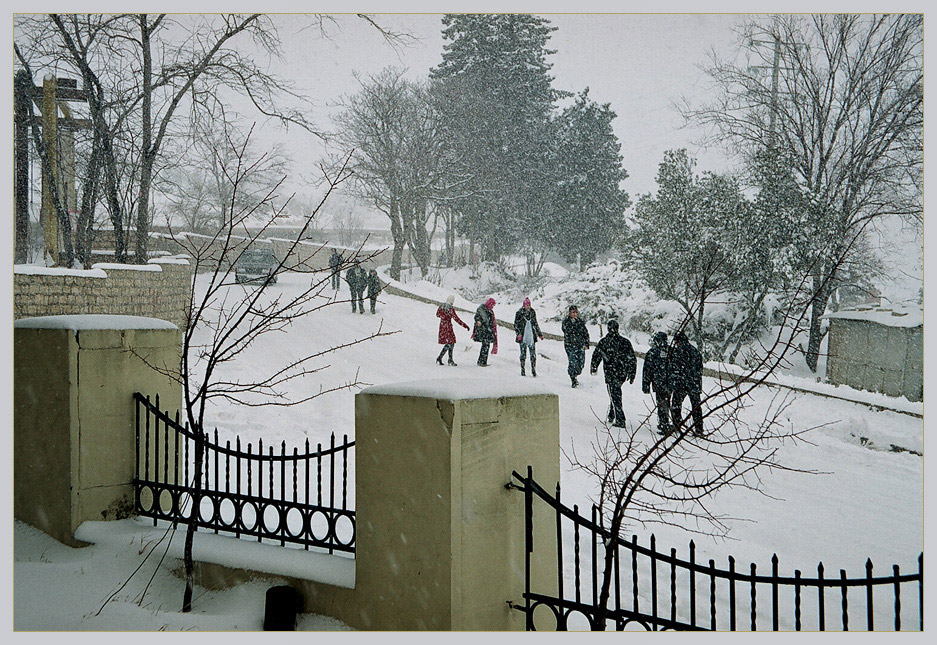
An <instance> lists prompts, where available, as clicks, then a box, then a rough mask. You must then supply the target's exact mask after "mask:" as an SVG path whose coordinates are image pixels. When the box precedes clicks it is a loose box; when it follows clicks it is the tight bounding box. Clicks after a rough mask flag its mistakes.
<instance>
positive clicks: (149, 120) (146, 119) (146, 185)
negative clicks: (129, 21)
mask: <svg viewBox="0 0 937 645" xmlns="http://www.w3.org/2000/svg"><path fill="white" fill-rule="evenodd" d="M140 45H141V51H142V54H143V103H142V105H141V108H142V111H143V115H142V116H143V118H142V133H141V135H142V141H141V149H142V152H143V154H142V155H141V159H140V187H139V188H140V190H139V194H138V196H137V237H136V245H135V248H134V256H135V261H136V263H137V264H146V260H147V258H146V247H147V240H148V239H149V225H150V183H151V182H152V178H153V163H154V162H155V160H156V154H155V150H153V148H152V139H153V115H152V110H153V59H152V53H151V51H150V26H149V25H148V24H147V17H146V14H140Z"/></svg>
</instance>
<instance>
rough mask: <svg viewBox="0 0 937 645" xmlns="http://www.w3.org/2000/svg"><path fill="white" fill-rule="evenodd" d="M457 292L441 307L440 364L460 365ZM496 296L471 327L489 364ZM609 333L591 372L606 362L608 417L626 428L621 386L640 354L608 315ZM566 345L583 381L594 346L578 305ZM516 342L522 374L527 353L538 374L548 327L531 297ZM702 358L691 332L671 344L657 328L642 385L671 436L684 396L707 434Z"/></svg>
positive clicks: (571, 367)
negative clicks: (540, 321) (540, 344)
mask: <svg viewBox="0 0 937 645" xmlns="http://www.w3.org/2000/svg"><path fill="white" fill-rule="evenodd" d="M454 302H455V297H454V296H449V297H448V298H447V299H446V302H445V303H443V304H442V305H440V306H439V308H438V309H437V310H436V316H437V317H438V318H439V319H440V320H439V344H440V345H442V346H443V348H442V351H441V352H440V353H439V356H437V357H436V363H438V364H439V365H442V364H443V362H442V359H443V356H445V354H446V353H448V354H449V365H455V364H456V363H455V361H454V360H453V358H452V350H453V347H454V346H455V342H456V338H455V331H454V329H453V326H452V323H453V321H455V322H457V323H458V324H459V325H461V326H462V327H465V329H468V328H469V327H468V325H466V324H465V323H464V322H462V320H461V319H460V318H459V316H458V314H456V311H455V309H454V307H453V303H454ZM494 308H495V300H494V298H488V299H487V300H486V301H485V302H484V303H483V304H481V305H479V307H478V309H476V310H475V321H474V323H475V324H474V326H473V327H472V339H473V340H474V341H475V342H476V343H480V344H481V348H480V349H479V352H478V362H477V364H478V365H479V366H480V367H487V366H488V354H489V351H490V352H491V354H497V353H498V325H497V320H496V318H495V312H494ZM607 327H608V332H607V333H606V334H605V336H603V337H602V338H601V339H600V340H599V342H598V343H597V344H596V346H595V350H594V351H593V353H592V361H591V363H590V365H589V372H590V374H596V373H597V372H598V369H599V365H600V364H601V365H602V366H603V371H604V375H605V386H606V388H607V389H608V398H609V406H608V415H607V419H608V422H609V423H610V424H611V425H612V426H613V427H616V428H624V427H625V412H624V409H623V407H622V399H621V388H622V386H623V385H624V383H625V381H627V382H628V383H634V379H635V375H636V373H637V359H636V356H635V353H634V348H633V347H632V345H631V341H629V340H628V339H627V338H625V337H624V336H622V335H621V334H620V333H619V325H618V321H617V320H615V319H612V320H609V321H608V323H607ZM562 329H563V346H564V348H565V350H566V356H567V358H568V367H567V373H568V374H569V378H570V383H571V385H572V387H574V388H575V387H578V386H579V380H578V377H579V375H580V374H582V370H583V368H584V366H585V357H586V350H588V349H589V346H590V342H589V330H588V329H587V328H586V325H585V322H583V320H582V319H581V318H580V317H579V309H578V308H577V307H576V305H570V307H569V310H568V313H567V315H566V316H565V318H564V319H563V323H562ZM514 334H515V341H516V342H517V343H518V345H519V346H520V362H521V376H526V375H527V369H526V367H527V366H526V363H527V356H528V355H529V356H530V375H531V376H534V377H536V376H537V351H536V345H537V340H543V332H541V330H540V325H539V324H538V323H537V312H536V311H535V310H534V308H533V307H532V306H531V302H530V298H524V303H523V305H522V306H521V308H520V309H518V310H517V312H516V313H515V314H514ZM702 371H703V361H702V356H701V355H700V352H699V350H698V349H697V348H696V347H694V346H693V345H692V344H690V342H689V340H688V339H687V336H686V334H684V333H683V332H682V331H678V332H677V333H676V334H675V335H674V339H673V346H672V347H670V346H669V345H668V343H667V334H666V333H665V332H662V331H660V332H657V333H656V334H654V336H653V338H652V340H651V348H650V350H649V351H648V352H647V355H646V356H645V358H644V370H643V373H642V375H641V376H642V378H641V389H642V391H643V392H644V393H645V394H650V393H651V391H652V390H653V393H654V398H655V403H656V407H657V416H658V432H659V433H660V434H662V435H669V434H671V433H672V432H675V431H678V430H679V429H680V428H681V426H682V424H683V421H684V419H683V417H682V409H683V402H684V400H685V399H687V398H689V399H690V408H691V414H690V416H691V418H692V420H693V433H694V434H696V435H698V436H702V434H703V413H702V410H701V408H700V394H701V392H702Z"/></svg>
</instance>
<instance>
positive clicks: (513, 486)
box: [504, 482, 524, 602]
mask: <svg viewBox="0 0 937 645" xmlns="http://www.w3.org/2000/svg"><path fill="white" fill-rule="evenodd" d="M504 487H505V488H507V489H508V490H511V489H512V488H513V489H514V490H520V491H522V490H524V487H523V486H518V485H517V484H515V483H514V482H508V483H507V484H505V485H504ZM508 602H510V601H508Z"/></svg>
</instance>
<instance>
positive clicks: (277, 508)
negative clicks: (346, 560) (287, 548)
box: [134, 393, 356, 553]
mask: <svg viewBox="0 0 937 645" xmlns="http://www.w3.org/2000/svg"><path fill="white" fill-rule="evenodd" d="M134 400H135V403H136V464H135V476H134V507H135V510H136V512H137V514H138V515H141V516H144V517H150V518H153V522H154V524H156V523H157V521H159V520H165V521H169V522H174V523H175V522H188V521H189V518H190V517H191V513H192V500H193V491H194V484H195V482H194V473H195V457H194V455H195V442H196V440H197V436H198V435H197V434H196V432H194V431H192V430H191V429H190V428H189V426H188V424H187V423H186V424H183V423H181V422H180V420H179V413H178V412H177V413H176V414H175V415H174V416H173V417H170V416H169V414H167V413H166V412H164V411H163V410H161V409H160V407H159V396H158V395H157V396H156V398H155V401H153V402H151V401H150V398H149V397H148V396H144V395H142V394H140V393H135V394H134ZM202 441H203V446H204V453H203V454H204V461H203V464H202V466H203V467H202V486H201V491H200V493H199V505H198V511H197V513H196V516H195V517H196V523H197V526H198V527H200V528H206V529H209V530H212V531H214V532H215V533H225V534H230V535H233V536H235V537H244V538H257V541H259V542H262V541H264V540H266V541H268V542H276V543H279V544H280V545H281V546H283V545H286V544H292V545H300V546H302V547H303V548H305V549H309V548H310V547H319V548H322V549H326V550H328V552H329V553H334V552H336V551H341V552H346V553H354V551H355V534H356V529H355V512H354V510H352V509H349V508H348V458H349V453H350V451H351V449H352V448H353V447H354V445H355V442H354V441H353V440H352V441H349V440H348V436H347V435H345V436H344V438H343V439H342V442H341V443H339V444H336V443H335V434H334V433H332V435H331V440H330V442H329V445H328V446H327V447H323V446H322V444H321V443H320V444H317V445H316V449H315V450H312V449H311V446H310V443H309V440H308V439H306V442H305V448H304V450H303V452H301V453H300V452H299V450H298V449H297V448H296V447H294V448H293V449H292V450H291V451H289V452H288V451H287V447H286V442H281V444H280V446H279V450H275V449H274V447H273V446H272V445H268V446H267V447H266V452H265V449H264V444H263V441H262V440H258V442H257V446H256V451H255V450H254V446H253V445H252V444H251V443H250V442H248V443H247V444H246V446H243V447H242V442H241V440H240V437H237V438H236V439H235V442H234V446H232V445H231V441H230V440H226V441H225V442H224V445H221V443H220V442H219V439H218V430H217V428H216V429H215V431H214V436H213V437H212V438H210V437H209V434H208V433H203V434H202ZM338 477H340V478H341V481H340V488H337V482H336V478H338Z"/></svg>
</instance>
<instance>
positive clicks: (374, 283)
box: [368, 269, 381, 314]
mask: <svg viewBox="0 0 937 645" xmlns="http://www.w3.org/2000/svg"><path fill="white" fill-rule="evenodd" d="M380 292H381V279H380V278H379V277H378V275H377V269H371V270H370V271H368V300H370V301H371V313H372V314H373V313H374V308H375V307H376V306H377V294H379V293H380Z"/></svg>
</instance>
